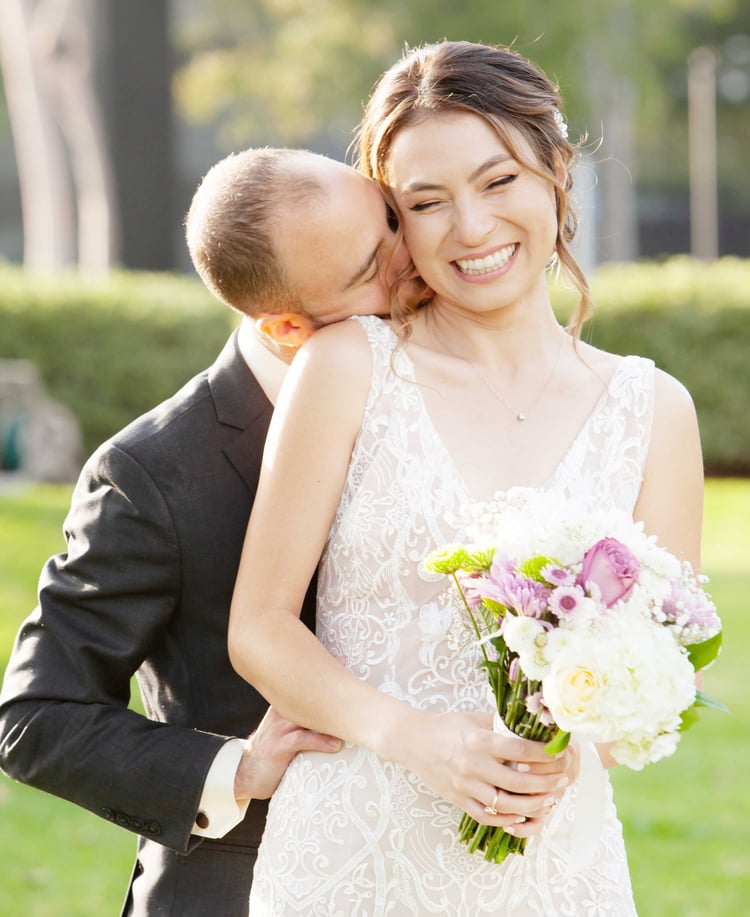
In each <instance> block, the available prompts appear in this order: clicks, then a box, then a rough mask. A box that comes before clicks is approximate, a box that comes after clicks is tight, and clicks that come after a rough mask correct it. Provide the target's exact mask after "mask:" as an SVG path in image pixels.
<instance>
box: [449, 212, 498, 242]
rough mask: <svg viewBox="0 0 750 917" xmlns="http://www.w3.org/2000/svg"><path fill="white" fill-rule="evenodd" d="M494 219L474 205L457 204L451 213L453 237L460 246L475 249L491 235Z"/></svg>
mask: <svg viewBox="0 0 750 917" xmlns="http://www.w3.org/2000/svg"><path fill="white" fill-rule="evenodd" d="M496 222H497V221H496V219H495V217H494V216H493V215H492V214H491V213H490V212H489V211H488V210H486V209H485V208H483V207H480V206H477V205H476V204H471V203H465V204H460V205H459V204H457V205H456V206H455V208H454V211H453V235H454V236H455V238H456V241H457V242H460V243H461V244H462V245H466V246H470V247H472V248H476V247H477V246H479V245H482V244H483V243H484V242H486V241H487V239H488V238H489V237H490V235H491V234H492V231H493V229H494V228H495V224H496Z"/></svg>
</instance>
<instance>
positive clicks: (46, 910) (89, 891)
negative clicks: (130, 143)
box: [0, 480, 750, 917]
mask: <svg viewBox="0 0 750 917" xmlns="http://www.w3.org/2000/svg"><path fill="white" fill-rule="evenodd" d="M69 498H70V488H68V487H51V486H45V487H33V488H10V487H8V486H4V485H2V483H1V482H0V665H1V666H2V667H3V668H4V667H5V663H6V661H7V657H8V654H9V652H10V646H11V642H12V639H13V635H14V634H15V632H16V629H17V627H18V625H19V623H20V622H21V620H22V618H23V617H24V616H25V615H26V613H27V612H28V611H29V610H30V609H31V607H32V606H33V604H34V594H35V589H36V580H37V576H38V573H39V569H40V568H41V565H42V564H43V562H44V560H45V559H46V557H47V556H48V555H49V554H51V553H53V552H55V551H57V550H60V548H61V547H62V536H61V524H62V520H63V518H64V516H65V512H66V510H67V506H68V501H69ZM748 544H750V481H728V480H727V481H710V482H708V484H707V487H706V525H705V538H704V558H703V559H704V568H705V570H706V572H707V573H708V574H709V575H710V577H711V586H710V590H711V592H712V594H713V597H714V599H715V601H716V603H717V605H718V607H719V610H720V612H721V614H722V618H723V620H724V629H725V644H724V646H725V648H724V651H723V652H722V655H721V658H720V659H719V661H718V663H717V664H716V665H715V667H714V668H713V669H711V670H710V671H709V672H708V673H707V674H706V678H705V688H706V690H707V691H708V692H709V693H710V694H713V695H714V696H716V697H718V698H720V699H721V700H723V701H724V702H725V703H726V704H727V705H728V706H729V707H730V708H731V711H732V712H731V715H730V716H726V715H723V714H720V713H716V712H713V711H706V712H704V713H703V715H702V719H701V722H700V723H699V724H698V725H697V726H695V727H694V728H693V729H692V730H691V731H690V732H688V733H687V734H686V735H685V737H684V739H683V741H682V743H681V746H680V748H679V749H678V752H677V754H676V755H675V756H674V757H673V758H670V759H667V760H666V761H661V762H659V763H658V764H655V765H652V766H651V767H649V768H646V769H645V770H644V771H642V772H640V773H633V772H631V771H627V770H626V769H625V768H619V769H617V771H616V772H615V773H614V774H613V782H614V784H615V794H616V797H617V802H618V808H619V811H620V816H621V818H622V821H623V825H624V829H625V838H626V842H627V846H628V852H629V857H630V864H631V871H632V875H633V883H634V887H635V894H636V901H637V903H638V909H639V914H640V915H641V917H740V915H744V914H746V913H748V912H750V832H749V831H748V825H749V824H750V798H749V794H748V789H750V781H748V778H747V769H748V764H747V762H746V756H745V752H746V751H747V748H748V738H747V737H748V735H749V734H750V696H749V694H748V691H747V688H746V685H747V665H748V660H750V616H748V615H747V614H746V611H745V604H746V602H747V596H748V595H749V594H750V564H749V563H748V561H747V550H748ZM745 653H747V654H748V657H747V659H746V658H745ZM0 826H1V827H0V861H1V862H2V864H3V869H2V873H3V876H2V880H0V917H11V915H12V917H16V915H23V917H26V915H30V917H108V915H114V914H117V913H119V908H120V904H121V902H122V898H123V895H124V890H125V886H126V884H127V878H128V875H129V871H130V866H131V862H132V858H133V853H134V850H135V837H134V835H131V834H129V833H127V832H125V831H122V830H120V829H118V828H116V827H114V826H112V825H110V824H108V823H107V822H105V821H103V820H101V819H98V818H96V817H95V816H93V815H90V814H88V813H87V812H83V811H80V810H78V809H76V808H75V807H74V806H72V805H69V804H68V803H65V802H62V801H61V800H58V799H55V798H53V797H50V796H46V795H44V794H42V793H39V792H37V791H35V790H31V789H29V788H27V787H23V786H19V785H17V784H14V783H12V782H11V781H9V780H6V779H5V778H2V777H0Z"/></svg>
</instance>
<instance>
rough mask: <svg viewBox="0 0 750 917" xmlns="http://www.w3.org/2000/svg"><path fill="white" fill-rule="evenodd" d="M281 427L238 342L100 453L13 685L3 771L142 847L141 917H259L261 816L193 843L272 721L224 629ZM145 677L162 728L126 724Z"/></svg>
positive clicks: (133, 902) (131, 909)
mask: <svg viewBox="0 0 750 917" xmlns="http://www.w3.org/2000/svg"><path fill="white" fill-rule="evenodd" d="M270 416H271V405H270V404H269V402H268V400H267V398H266V397H265V395H264V394H263V392H262V390H261V389H260V387H259V386H258V384H257V382H256V381H255V379H254V377H253V376H252V374H251V373H250V371H249V369H248V368H247V366H246V364H245V363H244V361H243V360H242V357H241V355H240V353H239V351H238V348H237V341H236V335H233V336H232V337H231V338H230V340H229V341H228V343H227V345H226V346H225V348H224V350H223V351H222V353H221V355H220V356H219V358H218V359H217V361H216V363H215V364H214V365H213V366H212V367H211V368H210V369H209V370H207V371H206V372H204V373H202V374H200V375H198V376H196V377H195V378H194V379H193V380H192V381H191V382H189V383H188V384H187V385H186V386H185V387H184V388H183V389H182V390H181V391H180V392H178V393H177V394H176V395H175V396H174V397H172V398H171V399H169V400H168V401H166V402H164V403H163V404H161V405H159V406H158V407H157V408H155V409H154V410H152V411H150V412H149V413H148V414H146V415H144V416H143V417H141V418H139V419H138V420H136V421H135V422H134V423H132V424H131V425H130V426H128V427H126V428H125V429H124V430H123V431H122V432H120V433H119V434H117V435H116V436H115V437H113V438H112V439H111V440H110V441H108V442H107V443H105V444H104V445H103V446H101V447H100V448H99V449H98V450H97V452H96V453H95V454H94V455H93V456H92V457H91V459H90V460H89V461H88V463H87V464H86V467H85V468H84V469H83V471H82V473H81V477H80V479H79V482H78V485H77V487H76V490H75V493H74V496H73V502H72V506H71V510H70V513H69V515H68V517H67V519H66V521H65V535H66V539H67V546H68V551H67V554H60V555H58V556H56V557H53V558H52V559H51V560H50V561H49V562H48V563H47V565H46V567H45V568H44V570H43V572H42V576H41V580H40V594H39V606H38V607H37V608H36V609H35V611H34V612H33V613H32V614H31V616H30V617H29V618H28V619H27V620H26V621H25V622H24V624H23V625H22V627H21V630H20V631H19V634H18V638H17V641H16V645H15V648H14V651H13V655H12V658H11V661H10V663H9V665H8V668H7V671H6V674H5V680H4V685H3V691H2V696H1V697H0V766H2V769H3V770H4V771H5V772H6V773H7V774H8V775H9V776H11V777H13V778H15V779H17V780H21V781H23V782H24V783H28V784H31V785H32V786H36V787H38V788H40V789H42V790H45V791H47V792H49V793H54V794H55V795H57V796H61V797H63V798H65V799H68V800H70V801H71V802H74V803H76V804H77V805H80V806H83V807H84V808H87V809H89V810H91V811H92V812H94V813H95V814H97V815H99V816H102V817H104V818H106V819H108V820H110V821H112V822H115V823H117V824H119V825H122V826H123V827H125V828H127V829H130V830H132V831H134V832H137V833H138V834H140V835H141V838H140V840H139V850H138V858H137V861H136V865H135V869H134V873H133V881H132V884H131V889H130V891H129V895H128V901H127V902H126V913H129V914H148V915H153V914H175V915H180V917H187V915H192V914H195V915H205V914H210V913H216V914H221V915H222V917H229V915H235V914H236V915H246V914H247V895H248V893H249V886H250V878H251V870H252V865H253V864H254V856H255V847H257V843H258V840H259V838H260V834H261V832H262V828H263V822H264V818H265V806H264V804H263V803H260V802H252V803H251V805H250V808H249V810H248V815H247V817H246V819H245V821H244V822H243V824H242V825H240V826H238V827H237V828H236V829H234V830H233V831H232V832H230V834H229V835H227V837H225V838H224V839H222V840H221V841H209V840H205V841H202V842H199V841H198V840H197V839H196V837H195V836H191V831H192V829H193V826H194V819H195V816H196V813H197V808H198V803H199V800H200V796H201V792H202V788H203V783H204V780H205V776H206V773H207V771H208V769H209V767H210V765H211V762H212V761H213V758H214V756H215V754H216V752H217V751H218V749H219V748H220V747H221V745H222V744H223V743H224V742H225V741H226V740H227V737H229V736H245V735H247V734H248V733H249V732H251V731H252V730H253V729H254V728H255V726H256V725H257V723H258V721H259V720H260V718H261V716H262V715H263V713H264V711H265V709H266V703H265V701H264V700H263V698H262V697H260V695H258V694H257V693H256V692H255V691H254V690H253V689H252V688H250V687H249V686H248V685H247V684H246V683H245V682H244V681H243V680H242V679H241V678H240V677H239V676H238V675H236V673H235V672H234V670H233V669H232V667H231V665H230V662H229V659H228V656H227V617H228V613H229V604H230V599H231V595H232V589H233V585H234V579H235V574H236V570H237V565H238V562H239V557H240V551H241V548H242V542H243V538H244V534H245V527H246V524H247V519H248V515H249V513H250V508H251V505H252V500H253V496H254V494H255V489H256V485H257V479H258V473H259V467H260V460H261V455H262V451H263V444H264V441H265V437H266V432H267V429H268V423H269V420H270ZM306 605H307V607H306V612H305V615H306V617H307V620H308V623H310V620H311V619H310V614H311V609H312V605H311V596H310V595H308V599H307V603H306ZM136 672H137V677H138V682H139V687H140V691H141V694H142V697H143V702H144V706H145V709H146V713H147V718H145V717H142V716H140V715H138V714H137V713H134V712H132V711H130V710H128V709H127V704H128V700H129V691H130V679H131V676H132V675H133V673H136ZM81 893H82V894H85V890H84V889H82V890H81Z"/></svg>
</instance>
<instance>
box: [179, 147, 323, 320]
mask: <svg viewBox="0 0 750 917" xmlns="http://www.w3.org/2000/svg"><path fill="white" fill-rule="evenodd" d="M314 155H315V154H314V153H309V152H308V151H307V150H285V149H274V148H271V147H264V148H259V149H249V150H244V151H243V152H241V153H236V154H235V153H233V154H231V155H229V156H227V157H226V158H225V159H222V160H221V162H218V163H217V164H216V165H215V166H213V167H212V168H211V169H210V170H209V171H208V172H207V173H206V175H205V177H204V178H203V180H202V181H201V183H200V185H199V186H198V190H197V191H196V192H195V195H194V197H193V201H192V204H191V205H190V210H189V211H188V214H187V216H186V218H185V235H186V239H187V245H188V249H189V251H190V257H191V258H192V260H193V264H194V265H195V269H196V271H197V272H198V274H199V275H200V278H201V280H203V282H204V283H205V285H206V286H207V287H208V289H209V290H210V291H211V292H212V293H213V294H214V296H216V297H217V298H218V299H220V300H221V301H222V302H224V303H226V305H228V306H231V307H232V308H233V309H236V310H237V311H238V312H243V313H245V314H246V315H254V314H256V313H258V312H299V313H302V314H304V313H305V308H304V304H303V303H302V302H301V301H300V299H299V296H298V295H297V293H296V291H295V290H294V289H293V288H292V287H291V285H290V283H289V280H288V278H287V276H286V273H285V270H284V266H283V265H282V264H281V263H280V261H279V260H278V258H277V256H276V253H275V251H274V248H273V241H272V230H273V226H274V219H275V217H276V215H277V214H278V213H279V208H280V207H287V206H293V205H294V204H298V203H305V202H307V201H309V200H310V199H311V198H312V197H314V196H315V194H317V193H322V188H321V187H320V185H319V184H318V182H317V181H315V180H314V179H312V178H310V177H309V176H307V175H306V174H305V172H304V162H303V161H301V158H302V157H303V156H314ZM292 176H293V177H294V180H293V181H290V180H289V179H290V178H291V177H292Z"/></svg>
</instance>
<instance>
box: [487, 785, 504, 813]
mask: <svg viewBox="0 0 750 917" xmlns="http://www.w3.org/2000/svg"><path fill="white" fill-rule="evenodd" d="M499 797H500V790H497V791H496V792H495V796H494V798H493V800H492V802H491V803H490V804H489V805H488V806H485V807H484V811H485V812H486V813H487V814H488V815H497V814H498V812H497V800H498V798H499Z"/></svg>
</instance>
